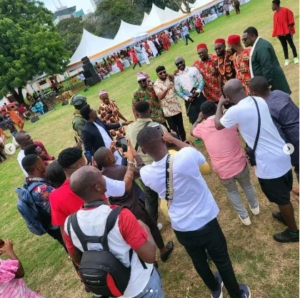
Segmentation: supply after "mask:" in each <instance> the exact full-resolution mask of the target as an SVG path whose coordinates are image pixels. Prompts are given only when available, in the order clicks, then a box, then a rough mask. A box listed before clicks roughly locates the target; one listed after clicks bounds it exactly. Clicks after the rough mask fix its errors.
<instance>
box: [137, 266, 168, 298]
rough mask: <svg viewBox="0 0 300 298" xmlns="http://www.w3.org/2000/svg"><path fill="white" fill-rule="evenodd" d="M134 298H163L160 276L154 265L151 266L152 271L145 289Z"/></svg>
mask: <svg viewBox="0 0 300 298" xmlns="http://www.w3.org/2000/svg"><path fill="white" fill-rule="evenodd" d="M134 298H165V293H164V291H163V289H162V284H161V277H160V275H159V273H158V271H157V269H156V268H155V267H154V268H153V272H152V274H151V277H150V279H149V282H148V284H147V286H146V287H145V289H144V290H143V291H142V292H141V293H140V294H138V295H137V296H135V297H134Z"/></svg>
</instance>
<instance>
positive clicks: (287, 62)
mask: <svg viewBox="0 0 300 298" xmlns="http://www.w3.org/2000/svg"><path fill="white" fill-rule="evenodd" d="M294 63H295V62H294ZM289 64H290V60H289V59H285V60H284V66H288V65H289Z"/></svg>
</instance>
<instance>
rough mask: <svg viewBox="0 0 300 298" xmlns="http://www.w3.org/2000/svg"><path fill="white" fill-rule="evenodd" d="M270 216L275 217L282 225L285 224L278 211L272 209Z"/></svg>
mask: <svg viewBox="0 0 300 298" xmlns="http://www.w3.org/2000/svg"><path fill="white" fill-rule="evenodd" d="M272 216H273V217H274V218H275V219H277V220H278V221H280V222H281V223H283V224H284V225H286V222H285V220H284V219H283V217H282V215H281V213H280V212H278V211H273V212H272Z"/></svg>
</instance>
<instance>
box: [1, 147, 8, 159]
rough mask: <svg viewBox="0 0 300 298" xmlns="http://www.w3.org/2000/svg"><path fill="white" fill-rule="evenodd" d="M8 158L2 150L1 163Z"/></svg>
mask: <svg viewBox="0 0 300 298" xmlns="http://www.w3.org/2000/svg"><path fill="white" fill-rule="evenodd" d="M6 159H7V158H6V156H5V154H4V153H3V152H2V151H1V149H0V162H1V161H4V160H6Z"/></svg>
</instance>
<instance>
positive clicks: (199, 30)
mask: <svg viewBox="0 0 300 298" xmlns="http://www.w3.org/2000/svg"><path fill="white" fill-rule="evenodd" d="M194 24H195V28H196V31H197V33H198V34H199V33H204V30H203V24H202V21H201V19H200V18H199V16H196V18H195V23H194Z"/></svg>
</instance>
